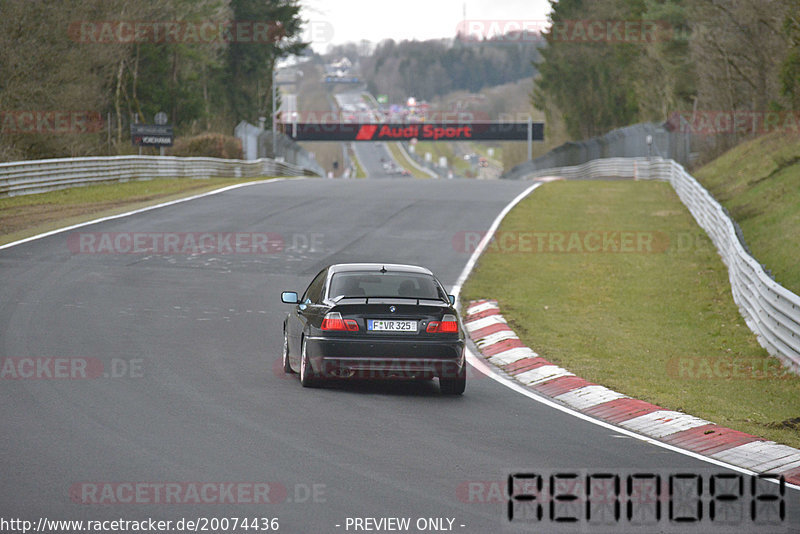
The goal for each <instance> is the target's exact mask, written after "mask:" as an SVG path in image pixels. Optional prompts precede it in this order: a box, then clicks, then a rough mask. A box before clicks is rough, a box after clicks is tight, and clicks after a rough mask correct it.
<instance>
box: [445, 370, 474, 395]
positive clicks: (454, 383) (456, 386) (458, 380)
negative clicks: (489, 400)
mask: <svg viewBox="0 0 800 534" xmlns="http://www.w3.org/2000/svg"><path fill="white" fill-rule="evenodd" d="M466 388H467V362H464V365H462V366H461V370H460V371H459V372H458V375H456V377H455V378H443V377H440V378H439V389H440V390H441V391H442V393H444V394H445V395H461V394H462V393H464V390H465V389H466Z"/></svg>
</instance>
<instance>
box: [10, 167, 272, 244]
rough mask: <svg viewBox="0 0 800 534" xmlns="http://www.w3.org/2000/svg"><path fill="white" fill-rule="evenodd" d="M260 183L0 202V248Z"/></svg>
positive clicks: (146, 186) (93, 189)
mask: <svg viewBox="0 0 800 534" xmlns="http://www.w3.org/2000/svg"><path fill="white" fill-rule="evenodd" d="M263 179H264V178H255V179H254V178H247V179H244V178H243V179H231V178H211V179H208V180H181V179H168V178H165V179H158V180H144V181H133V182H125V183H112V184H98V185H90V186H86V187H72V188H69V189H60V190H58V191H51V192H48V193H40V194H36V195H22V196H15V197H7V198H0V245H2V244H6V243H11V242H13V241H17V240H19V239H24V238H26V237H30V236H34V235H37V234H41V233H43V232H49V231H51V230H55V229H57V228H63V227H65V226H70V225H73V224H78V223H81V222H85V221H90V220H92V219H97V218H100V217H108V216H110V215H116V214H118V213H123V212H126V211H131V210H134V209H139V208H144V207H146V206H152V205H155V204H160V203H162V202H168V201H170V200H175V199H178V198H183V197H187V196H191V195H197V194H200V193H205V192H207V191H211V190H213V189H218V188H220V187H225V186H228V185H234V184H239V183H245V182H253V181H258V180H263Z"/></svg>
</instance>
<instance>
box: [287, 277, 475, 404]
mask: <svg viewBox="0 0 800 534" xmlns="http://www.w3.org/2000/svg"><path fill="white" fill-rule="evenodd" d="M281 300H282V301H283V302H284V303H287V304H293V305H294V306H293V308H292V310H291V311H290V312H289V313H288V314H287V316H286V319H285V321H284V324H283V368H284V371H286V372H287V373H292V372H298V373H300V382H301V383H302V385H303V386H313V385H316V384H318V383H319V382H321V381H322V380H324V379H342V378H350V377H356V378H409V379H412V378H415V379H432V378H438V379H439V387H440V389H441V391H442V392H443V393H447V394H454V395H460V394H461V393H463V392H464V388H465V386H466V361H465V359H464V332H463V330H462V328H461V324H460V322H459V320H458V315H457V312H456V310H455V308H454V307H453V305H454V302H455V299H454V298H453V296H452V295H448V294H447V292H446V291H445V290H444V288H443V287H442V284H441V283H440V282H439V281H438V280H437V279H436V277H435V276H434V275H433V273H431V271H429V270H428V269H425V268H423V267H416V266H411V265H390V264H378V263H352V264H337V265H331V266H329V267H326V268H325V269H323V270H322V271H320V273H319V274H317V276H315V277H314V279H313V280H312V281H311V284H309V286H308V288H307V289H306V291H305V293H303V295H302V297H298V294H297V293H296V292H294V291H284V292H283V293H282V294H281Z"/></svg>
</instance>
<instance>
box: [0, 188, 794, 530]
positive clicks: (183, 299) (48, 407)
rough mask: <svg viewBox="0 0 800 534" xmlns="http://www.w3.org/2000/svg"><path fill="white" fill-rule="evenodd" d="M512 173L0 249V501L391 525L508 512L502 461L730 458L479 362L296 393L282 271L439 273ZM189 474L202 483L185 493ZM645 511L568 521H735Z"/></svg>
mask: <svg viewBox="0 0 800 534" xmlns="http://www.w3.org/2000/svg"><path fill="white" fill-rule="evenodd" d="M529 185H530V183H526V182H518V181H501V182H494V181H492V182H488V181H466V180H452V181H450V180H447V181H436V180H410V179H397V180H375V181H372V180H346V181H344V180H342V181H339V180H312V179H309V180H286V181H281V182H278V183H266V184H258V185H252V186H248V187H241V188H237V189H233V190H229V191H226V192H223V193H220V194H216V195H211V196H205V197H203V198H199V199H196V200H191V201H188V202H184V203H179V204H175V205H172V206H168V207H164V208H159V209H155V210H151V211H147V212H144V213H140V214H135V215H132V216H129V217H124V218H120V219H115V220H110V221H106V222H102V223H98V224H94V225H91V226H86V227H82V228H79V229H76V230H73V231H69V232H66V233H61V234H56V235H52V236H49V237H46V238H42V239H39V240H36V241H32V242H28V243H24V244H21V245H18V246H15V247H11V248H7V249H4V250H0V279H2V282H0V358H2V359H3V360H4V362H5V363H4V367H3V369H4V370H5V376H4V378H3V379H2V380H0V405H2V416H0V417H1V419H0V421H2V423H1V424H2V433H0V458H2V465H3V469H2V472H3V488H2V496H0V510H2V511H1V512H0V514H2V516H3V517H6V518H7V517H19V518H23V519H27V520H31V521H36V520H37V519H38V518H39V517H42V516H44V517H47V518H48V519H84V520H87V519H92V520H95V519H119V518H122V519H128V520H141V519H145V518H147V517H152V518H155V519H161V520H173V521H176V520H178V519H180V518H191V519H197V518H204V517H205V518H217V519H221V518H224V517H228V518H232V517H239V518H245V517H247V518H256V517H266V518H278V520H279V525H280V527H279V531H280V532H290V533H295V532H298V533H299V532H319V533H327V532H333V533H336V532H354V531H356V530H355V525H356V523H355V522H354V521H355V520H354V518H361V519H364V518H376V519H379V518H384V519H386V518H390V517H401V518H410V521H411V523H410V524H411V528H410V529H409V530H407V531H410V532H418V531H420V529H418V528H417V522H418V521H419V520H420V519H423V520H424V521H423V522H422V523H420V525H422V526H425V527H426V529H425V531H432V530H434V529H433V526H436V525H439V526H441V527H442V528H445V527H448V525H450V523H449V522H448V521H447V519H452V520H453V523H452V527H451V528H452V531H455V532H465V533H482V532H496V531H501V532H503V531H516V530H515V528H512V527H516V526H518V525H517V524H514V525H512V524H509V522H508V521H507V519H506V509H507V504H506V503H507V500H506V499H500V498H497V495H496V494H493V493H492V490H495V491H496V490H497V489H498V488H505V483H506V478H507V475H508V474H509V473H512V472H517V470H522V471H526V470H545V471H548V470H549V471H548V472H550V471H552V470H556V469H562V470H564V471H577V470H583V472H586V470H589V471H590V472H598V473H608V472H612V473H622V474H623V475H624V473H626V472H628V471H630V470H638V471H640V472H645V473H657V474H661V475H663V476H666V475H669V474H672V473H701V474H705V475H704V476H707V477H708V476H711V474H716V473H732V472H730V471H726V470H725V469H724V468H722V467H720V466H715V465H712V464H709V463H706V462H703V461H701V460H698V459H695V458H692V457H689V456H686V455H683V454H679V453H676V452H672V451H669V450H667V449H664V448H661V447H658V446H655V445H653V444H650V443H647V442H645V441H640V440H638V439H634V438H630V437H627V436H623V435H621V434H620V433H617V432H615V431H614V430H613V429H609V428H605V427H602V426H597V425H594V424H592V423H590V422H587V421H584V420H581V419H578V418H576V417H573V416H571V415H568V414H565V413H562V412H561V411H558V410H554V409H552V408H549V407H547V406H545V405H542V404H539V403H537V402H535V401H532V400H531V399H529V398H526V397H524V396H523V395H520V394H518V393H516V392H514V391H512V390H511V389H508V388H506V387H504V386H503V385H502V384H500V383H498V382H496V381H495V380H491V379H489V378H486V377H481V376H478V375H476V373H471V379H470V380H469V382H468V384H467V390H466V393H465V394H464V396H463V397H456V398H453V397H446V396H442V395H440V393H439V390H438V386H437V384H436V382H424V383H401V382H392V383H383V384H375V383H352V384H347V385H339V386H335V387H328V388H324V389H311V390H310V389H304V388H302V387H301V386H300V384H299V382H298V380H297V378H296V377H295V376H286V375H284V374H283V372H282V370H281V369H280V364H279V358H280V351H281V342H282V338H281V322H282V319H283V316H284V314H285V312H286V311H287V306H286V305H284V304H281V303H280V298H279V295H280V292H281V291H282V290H298V291H302V290H303V289H304V288H305V286H306V284H307V283H308V281H310V279H311V277H312V276H313V275H314V274H316V273H317V272H318V271H319V270H320V269H321V268H322V267H323V266H325V265H327V264H329V263H335V262H344V261H386V262H402V263H416V264H422V265H425V266H427V267H429V268H431V269H432V270H433V271H434V272H435V273H436V274H437V276H438V277H439V278H440V279H441V280H442V282H443V283H444V284H445V285H447V286H452V284H454V283H455V281H456V279H457V278H458V275H459V274H460V272H461V270H462V269H463V268H464V265H465V264H466V262H467V260H468V258H469V255H468V254H467V253H465V252H463V251H462V250H461V249H459V248H458V247H455V246H454V244H453V237H454V235H456V234H457V233H458V232H460V231H480V230H485V229H487V228H488V227H489V226H490V225H491V223H492V221H493V220H494V218H495V217H496V216H497V214H498V213H499V212H500V211H501V210H502V209H503V207H504V206H505V205H506V204H507V203H508V202H509V201H511V200H512V199H513V198H514V197H516V196H517V195H518V194H519V193H520V192H522V191H523V190H524V189H526V188H527V187H528V186H529ZM533 194H536V193H535V192H534V193H533ZM89 232H91V233H99V232H103V233H110V234H106V235H111V236H120V235H125V236H130V235H132V233H157V235H165V234H162V233H169V234H178V235H180V236H185V235H187V234H184V233H204V232H213V233H242V234H245V235H249V236H252V235H254V234H257V235H260V236H261V235H264V233H274V234H277V236H274V235H272V234H269V235H270V236H272V237H273V238H276V239H277V238H278V237H279V238H280V241H279V242H278V243H279V245H281V246H279V247H277V248H276V250H273V251H272V252H271V253H268V254H250V253H246V251H244V252H243V251H241V250H240V251H239V252H235V251H234V252H233V253H230V250H227V249H225V248H224V247H220V248H219V249H217V250H213V251H211V252H209V253H205V254H174V253H171V252H172V251H171V250H159V251H157V252H156V253H145V254H130V253H119V251H120V250H122V248H124V247H123V246H122V245H120V248H119V249H115V250H114V251H112V252H107V251H105V252H102V253H98V250H101V249H95V250H92V249H85V250H84V249H80V248H76V247H75V244H76V243H80V239H81V235H80V234H86V233H89ZM120 233H122V234H120ZM192 235H195V234H192ZM95 237H96V236H95ZM182 239H183V238H182ZM576 328H579V325H576ZM28 358H32V359H36V358H41V359H49V360H40V361H39V364H40V366H41V367H42V368H41V369H37V370H36V372H35V373H34V375H35V376H33V377H30V376H29V377H19V378H18V379H13V378H9V377H8V372H9V371H8V368H7V365H12V368H13V370H14V371H15V372H16V371H20V370H22V371H25V372H27V373H30V369H29V368H24V367H23V366H22V364H21V362H22V360H23V359H28ZM61 359H69V360H64V361H68V364H63V365H69V366H71V365H74V364H75V362H76V361H77V362H79V365H83V364H81V363H80V362H83V363H84V364H85V363H86V362H89V363H88V364H86V369H88V372H87V373H86V374H87V376H88V375H92V373H94V375H92V376H96V377H95V378H83V375H82V374H80V373H78V375H76V376H73V377H72V379H59V378H48V377H47V375H48V373H50V374H51V375H55V374H58V373H59V371H58V370H57V369H56V368H57V366H58V365H60V364H58V361H61ZM8 361H10V362H12V364H8V363H7V362H8ZM42 362H44V363H42ZM48 362H49V363H48ZM46 365H51V366H52V368H45V366H46ZM63 365H62V368H61V371H63ZM98 366H101V369H100V372H99V373H98V372H97V369H98ZM79 371H80V369H79ZM104 374H105V375H108V376H103V375H104ZM116 375H121V376H116ZM626 470H628V471H626ZM169 484H172V487H173V488H175V487H177V488H179V489H178V490H177V493H172V494H170V495H172V497H171V499H172V500H171V501H170V499H169V498H167V497H165V495H167V494H165V493H164V492H166V491H167V490H166V489H164V490H163V491H162V492H161V493H160V494H159V493H157V490H156V489H155V488H162V487H163V488H166V487H167V486H162V485H169ZM263 484H268V490H265V486H263ZM470 484H472V485H470ZM197 487H200V488H205V489H206V490H208V488H212V489H211V490H208V491H206V494H205V495H204V494H203V493H202V491H201V494H200V497H199V499H198V497H197V495H192V494H191V489H192V488H194V489H197ZM222 487H224V488H227V489H225V490H224V491H223V490H221V489H220V488H222ZM131 488H134V489H131ZM137 488H138V490H139V491H140V493H139V494H136V493H135V491H136V489H137ZM231 488H233V489H232V490H231ZM254 488H255V489H254ZM465 488H472V491H471V492H470V491H468V490H466V489H465ZM482 488H483V489H482ZM484 489H485V490H486V491H483V490H484ZM229 490H231V491H230V493H229V492H228V491H229ZM237 492H238V493H237ZM265 492H266V493H265ZM265 494H266V497H265ZM259 496H260V497H259ZM254 500H255V501H258V502H257V503H253V502H252V501H254ZM487 500H488V501H490V502H484V501H487ZM122 501H129V502H122ZM166 501H169V502H166ZM264 501H269V502H264ZM101 502H102V503H104V504H100V503H101ZM786 503H787V513H788V516H787V519H786V521H785V522H784V523H782V524H781V525H779V526H778V527H776V530H775V531H782V530H780V529H784V530H785V528H786V527H788V526H789V525H790V524H791V525H793V526H795V527H797V526H798V525H800V519H799V518H798V508H800V500H799V499H798V492H796V491H793V490H787V494H786ZM666 513H667V512H666V508H665V511H664V514H666ZM348 518H350V520H348ZM429 518H432V519H435V518H444V520H443V521H442V522H441V523H437V522H435V521H430V522H428V521H427V520H428V519H429ZM348 521H349V522H348ZM367 524H368V523H362V525H367ZM385 525H386V524H384V526H385ZM462 525H463V526H462ZM664 525H666V523H663V524H662V523H659V524H658V526H657V527H656V528H646V529H644V530H642V529H638V530H630V529H628V528H627V526H626V524H624V523H619V524H611V525H606V526H605V527H600V526H597V527H591V528H590V526H587V525H586V524H585V523H582V527H581V528H586V530H584V531H586V532H625V531H635V532H660V531H665V532H684V531H687V532H708V531H711V532H717V531H718V532H731V531H733V532H736V531H741V532H748V531H751V528H750V527H749V526H738V527H736V528H741V529H744V530H736V528H733V527H730V528H726V529H724V530H708V529H702V530H698V529H694V530H693V529H692V528H690V525H689V526H687V525H682V526H681V525H678V526H673V527H669V528H667V527H666V526H664ZM534 527H535V528H534ZM556 527H558V528H562V527H563V528H567V527H568V525H561V524H559V523H556V522H554V521H548V520H546V519H545V520H543V521H542V522H541V523H539V524H535V525H533V526H532V527H531V529H530V530H528V531H529V532H551V531H557V530H556ZM604 528H605V529H606V530H603V529H604ZM504 529H507V530H504ZM670 529H672V530H670ZM218 530H219V531H222V529H221V528H220V529H218ZM229 531H230V530H229ZM360 531H362V532H364V531H367V530H366V529H362V530H360ZM373 531H375V530H373ZM566 531H567V532H569V531H570V530H566ZM236 532H245V530H241V529H239V530H237V531H236ZM248 532H253V530H249V531H248Z"/></svg>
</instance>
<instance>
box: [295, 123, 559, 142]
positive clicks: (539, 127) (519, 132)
mask: <svg viewBox="0 0 800 534" xmlns="http://www.w3.org/2000/svg"><path fill="white" fill-rule="evenodd" d="M284 128H285V133H286V135H289V136H291V137H292V138H293V139H294V140H296V141H409V140H411V139H417V140H418V141H527V139H528V123H527V122H473V123H459V124H456V123H431V122H422V123H412V124H406V123H373V124H364V123H360V124H358V123H329V124H324V123H310V122H301V123H297V124H294V125H293V124H288V123H287V124H285V125H284ZM532 138H533V140H534V141H543V140H544V123H542V122H534V123H532Z"/></svg>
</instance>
